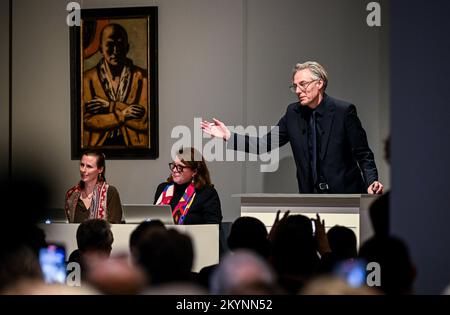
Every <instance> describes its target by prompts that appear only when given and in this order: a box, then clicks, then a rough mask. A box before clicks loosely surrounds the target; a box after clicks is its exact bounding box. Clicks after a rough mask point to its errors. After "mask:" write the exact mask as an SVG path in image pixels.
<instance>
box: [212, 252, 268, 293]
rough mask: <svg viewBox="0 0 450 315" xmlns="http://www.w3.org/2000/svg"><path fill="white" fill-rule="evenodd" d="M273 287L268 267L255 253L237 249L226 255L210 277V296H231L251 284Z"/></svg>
mask: <svg viewBox="0 0 450 315" xmlns="http://www.w3.org/2000/svg"><path fill="white" fill-rule="evenodd" d="M260 283H261V284H265V285H268V286H273V285H275V275H274V273H273V271H272V269H271V268H270V266H269V265H268V264H267V262H265V261H264V260H263V259H262V258H261V257H260V256H259V255H257V254H256V253H254V252H252V251H250V250H246V249H239V250H236V251H234V252H230V253H228V254H227V255H226V256H225V258H224V259H223V260H222V261H221V262H220V264H219V266H218V267H217V268H216V270H215V271H214V272H213V274H212V275H211V279H210V288H211V293H212V294H231V293H232V292H234V290H238V289H242V288H245V287H246V286H249V285H252V284H260Z"/></svg>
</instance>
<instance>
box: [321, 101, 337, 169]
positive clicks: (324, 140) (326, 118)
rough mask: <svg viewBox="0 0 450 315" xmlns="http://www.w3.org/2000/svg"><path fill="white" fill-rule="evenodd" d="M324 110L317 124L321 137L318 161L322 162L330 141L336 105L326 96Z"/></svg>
mask: <svg viewBox="0 0 450 315" xmlns="http://www.w3.org/2000/svg"><path fill="white" fill-rule="evenodd" d="M323 105H325V108H324V109H325V110H324V113H323V116H322V117H321V118H320V121H319V122H318V124H317V127H318V128H319V132H320V135H321V137H320V138H321V143H320V159H321V160H323V159H324V157H325V154H326V152H327V148H328V141H329V139H330V134H331V128H333V119H334V113H335V109H336V105H335V104H334V102H333V100H332V99H331V98H330V97H329V96H326V99H325V102H324V104H323Z"/></svg>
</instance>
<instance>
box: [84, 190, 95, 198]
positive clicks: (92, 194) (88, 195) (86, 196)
mask: <svg viewBox="0 0 450 315" xmlns="http://www.w3.org/2000/svg"><path fill="white" fill-rule="evenodd" d="M93 196H94V192H91V193H90V194H86V192H84V197H83V199H89V200H91V199H92V197H93Z"/></svg>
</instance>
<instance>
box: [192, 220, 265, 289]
mask: <svg viewBox="0 0 450 315" xmlns="http://www.w3.org/2000/svg"><path fill="white" fill-rule="evenodd" d="M227 245H228V248H229V250H230V251H236V250H238V249H247V250H251V251H253V252H254V253H256V254H258V255H260V256H261V257H262V258H263V259H264V260H268V259H269V255H270V242H269V239H268V233H267V228H266V226H265V225H264V223H262V222H261V221H260V220H258V219H257V218H254V217H240V218H237V219H236V220H235V221H234V222H233V224H232V225H231V229H230V233H229V235H228V238H227ZM216 267H217V264H216V265H211V266H206V267H203V268H202V269H201V270H200V272H199V276H198V280H199V284H200V285H202V286H204V287H205V288H207V287H209V283H210V278H211V275H212V273H213V272H214V269H215V268H216Z"/></svg>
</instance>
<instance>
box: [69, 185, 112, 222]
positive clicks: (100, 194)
mask: <svg viewBox="0 0 450 315" xmlns="http://www.w3.org/2000/svg"><path fill="white" fill-rule="evenodd" d="M108 188H109V185H108V184H107V183H106V182H98V183H97V184H96V185H95V187H94V190H93V195H92V201H91V206H90V207H89V209H88V210H89V219H103V220H107V219H108V214H107V211H106V206H107V200H108V198H107V193H108ZM80 196H81V186H80V184H78V185H76V186H74V187H72V188H71V189H69V191H67V193H66V204H65V210H66V215H67V218H68V219H69V222H70V223H72V222H73V221H74V219H75V212H76V208H77V204H78V200H79V198H80Z"/></svg>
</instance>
